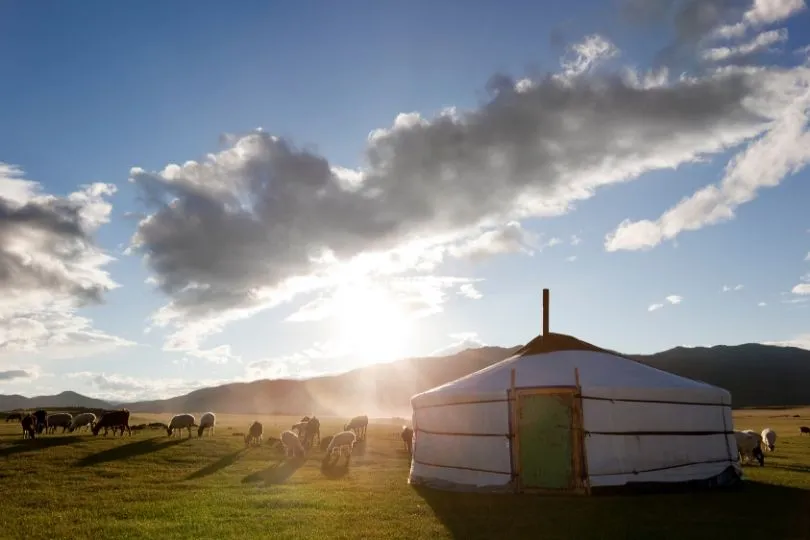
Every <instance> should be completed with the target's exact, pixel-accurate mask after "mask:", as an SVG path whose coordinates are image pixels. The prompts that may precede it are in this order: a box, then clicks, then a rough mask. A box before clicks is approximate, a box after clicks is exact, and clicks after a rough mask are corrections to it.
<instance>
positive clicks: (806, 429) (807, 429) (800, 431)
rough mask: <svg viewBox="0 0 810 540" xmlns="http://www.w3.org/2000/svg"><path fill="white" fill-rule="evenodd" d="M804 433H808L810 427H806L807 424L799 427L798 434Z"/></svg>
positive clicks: (809, 432) (809, 433)
mask: <svg viewBox="0 0 810 540" xmlns="http://www.w3.org/2000/svg"><path fill="white" fill-rule="evenodd" d="M805 433H806V434H807V435H810V427H807V426H801V427H800V428H799V435H804V434H805Z"/></svg>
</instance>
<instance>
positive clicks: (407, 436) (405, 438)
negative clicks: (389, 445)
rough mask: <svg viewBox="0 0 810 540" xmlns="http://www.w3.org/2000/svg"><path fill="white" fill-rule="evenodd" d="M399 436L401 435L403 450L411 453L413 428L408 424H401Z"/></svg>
mask: <svg viewBox="0 0 810 540" xmlns="http://www.w3.org/2000/svg"><path fill="white" fill-rule="evenodd" d="M400 436H401V437H402V442H403V443H405V450H407V451H408V455H411V454H413V429H411V428H409V427H408V426H402V433H401V434H400Z"/></svg>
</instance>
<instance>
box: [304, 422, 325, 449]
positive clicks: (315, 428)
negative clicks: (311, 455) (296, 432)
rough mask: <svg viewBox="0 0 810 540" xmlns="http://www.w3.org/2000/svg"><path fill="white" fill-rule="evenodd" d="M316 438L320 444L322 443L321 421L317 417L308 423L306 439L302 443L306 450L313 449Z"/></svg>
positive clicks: (305, 429)
mask: <svg viewBox="0 0 810 540" xmlns="http://www.w3.org/2000/svg"><path fill="white" fill-rule="evenodd" d="M315 437H317V438H318V444H320V442H321V421H320V420H318V419H317V418H316V417H314V416H313V417H312V418H310V419H309V421H308V422H307V425H306V427H305V428H304V439H303V441H302V443H303V445H304V448H312V445H313V444H314V443H315Z"/></svg>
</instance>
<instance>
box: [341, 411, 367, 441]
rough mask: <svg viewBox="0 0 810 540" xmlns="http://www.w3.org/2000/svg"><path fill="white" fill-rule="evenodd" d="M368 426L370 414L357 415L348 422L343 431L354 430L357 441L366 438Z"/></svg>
mask: <svg viewBox="0 0 810 540" xmlns="http://www.w3.org/2000/svg"><path fill="white" fill-rule="evenodd" d="M367 428H368V416H366V415H365V414H364V415H363V416H355V417H354V418H352V419H351V420H350V421H349V423H348V424H346V425H345V426H343V431H354V434H355V435H356V436H357V442H360V441H364V440H366V429H367Z"/></svg>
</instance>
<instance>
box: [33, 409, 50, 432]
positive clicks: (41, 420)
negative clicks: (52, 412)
mask: <svg viewBox="0 0 810 540" xmlns="http://www.w3.org/2000/svg"><path fill="white" fill-rule="evenodd" d="M34 418H35V419H36V421H37V428H36V429H37V433H38V434H39V433H42V432H43V431H45V430H47V429H48V411H45V410H42V409H39V410H37V411H34Z"/></svg>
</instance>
